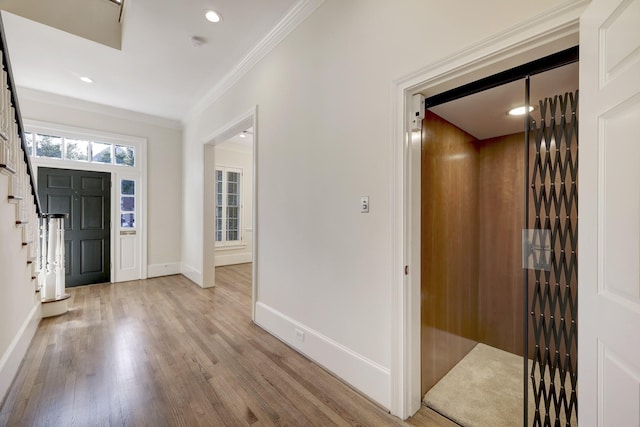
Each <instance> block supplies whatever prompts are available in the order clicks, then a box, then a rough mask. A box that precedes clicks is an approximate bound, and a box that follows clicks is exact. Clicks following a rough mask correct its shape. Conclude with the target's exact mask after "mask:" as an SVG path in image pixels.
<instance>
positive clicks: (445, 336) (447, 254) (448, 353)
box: [421, 111, 478, 392]
mask: <svg viewBox="0 0 640 427" xmlns="http://www.w3.org/2000/svg"><path fill="white" fill-rule="evenodd" d="M474 142H475V138H473V137H472V136H471V135H469V134H467V133H465V132H463V131H461V130H460V129H458V128H456V127H455V126H453V125H451V124H450V123H448V122H446V121H445V120H443V119H442V118H440V117H438V116H437V115H435V114H433V113H431V112H429V111H428V112H427V114H426V118H425V120H424V125H423V131H422V206H421V207H422V243H421V244H422V265H421V270H422V289H421V291H422V310H421V317H422V318H421V321H422V327H421V347H422V390H423V392H425V391H426V390H428V389H429V388H431V387H432V386H433V385H434V384H435V383H436V382H438V380H439V379H440V378H442V377H443V376H444V375H445V374H446V373H447V372H448V371H449V370H450V369H451V368H452V367H453V366H455V364H456V363H458V362H459V361H460V360H461V359H462V358H463V357H464V356H465V355H466V354H467V353H468V352H469V351H470V350H471V349H472V348H473V346H474V345H475V343H476V339H477V334H478V330H477V319H478V151H477V148H476V146H475V145H474Z"/></svg>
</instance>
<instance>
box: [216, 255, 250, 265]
mask: <svg viewBox="0 0 640 427" xmlns="http://www.w3.org/2000/svg"><path fill="white" fill-rule="evenodd" d="M252 260H253V255H252V254H251V252H247V253H242V254H224V253H219V252H216V267H222V266H225V265H233V264H244V263H247V262H251V261H252Z"/></svg>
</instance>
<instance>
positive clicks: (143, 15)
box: [2, 0, 301, 120]
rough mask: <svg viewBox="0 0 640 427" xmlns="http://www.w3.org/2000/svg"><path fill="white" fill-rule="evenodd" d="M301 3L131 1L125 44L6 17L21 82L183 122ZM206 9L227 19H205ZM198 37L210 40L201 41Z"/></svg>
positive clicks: (16, 73)
mask: <svg viewBox="0 0 640 427" xmlns="http://www.w3.org/2000/svg"><path fill="white" fill-rule="evenodd" d="M92 1H106V0H92ZM300 1H301V0H268V1H265V0H243V1H238V0H127V1H126V8H125V14H124V19H123V29H122V49H121V50H117V49H113V48H111V47H107V46H105V45H102V44H99V43H96V42H93V41H89V40H87V39H84V38H81V37H78V36H75V35H72V34H69V33H66V32H64V31H61V30H58V29H55V28H52V27H48V26H46V25H43V24H40V23H37V22H34V21H31V20H28V19H25V18H22V17H20V16H17V15H13V14H10V13H7V12H3V13H2V18H3V21H4V25H5V34H6V38H7V44H8V46H9V53H10V57H11V65H12V68H13V74H14V79H15V81H16V84H17V85H18V86H21V87H26V88H31V89H36V90H40V91H44V92H50V93H54V94H58V95H64V96H67V97H71V98H77V99H82V100H85V101H91V102H95V103H99V104H105V105H109V106H113V107H118V108H123V109H127V110H132V111H138V112H142V113H146V114H151V115H154V116H159V117H164V118H169V119H174V120H180V119H182V118H184V115H185V114H186V112H187V111H189V109H190V108H192V107H193V106H194V105H195V104H196V103H197V101H199V100H200V98H201V97H202V96H203V95H204V94H205V93H207V91H208V90H209V89H210V88H212V87H213V86H215V85H216V83H219V82H220V81H221V80H222V79H223V77H224V76H225V75H227V73H229V72H230V71H231V70H232V69H233V67H234V66H236V65H237V64H238V63H239V62H240V61H241V60H242V59H243V58H244V57H245V56H246V55H247V54H248V53H249V52H250V51H251V49H252V48H253V47H254V46H256V45H257V44H258V43H259V42H260V41H261V40H262V39H263V38H264V37H265V36H266V35H267V34H268V33H269V32H270V31H271V30H272V29H273V28H274V27H275V26H276V25H277V24H278V23H279V22H280V21H281V20H282V19H283V18H284V17H285V16H286V14H287V12H288V11H289V10H290V9H292V8H293V7H294V6H295V4H296V3H298V2H300ZM206 8H213V9H215V10H217V11H219V12H220V13H221V14H222V16H223V21H222V22H221V23H218V24H212V23H209V22H208V21H206V20H205V19H204V16H203V10H204V9H206ZM68 16H70V17H73V18H72V19H83V18H82V17H79V16H76V15H74V14H73V12H71V13H70V14H69V15H68ZM192 36H198V37H202V38H204V39H205V40H206V43H204V44H203V45H202V46H200V47H195V46H193V44H192V42H191V37H192ZM82 75H84V76H89V77H91V78H92V79H93V80H94V83H92V84H87V83H82V82H81V81H80V80H79V76H82Z"/></svg>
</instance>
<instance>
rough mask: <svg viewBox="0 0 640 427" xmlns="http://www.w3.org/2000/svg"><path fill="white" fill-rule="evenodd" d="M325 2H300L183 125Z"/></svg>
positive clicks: (190, 114) (197, 107) (189, 114)
mask: <svg viewBox="0 0 640 427" xmlns="http://www.w3.org/2000/svg"><path fill="white" fill-rule="evenodd" d="M324 2H325V0H300V1H299V2H298V3H296V4H295V5H294V6H293V7H292V8H291V9H290V10H289V12H288V13H287V14H286V15H285V16H284V18H282V20H281V21H280V22H279V23H278V24H277V25H276V26H275V27H274V28H273V29H272V30H271V31H270V32H269V34H267V35H266V36H265V37H264V38H263V39H262V40H261V41H260V42H259V43H258V44H257V45H255V46H254V47H253V49H251V51H250V52H249V53H248V54H247V55H246V56H245V57H244V58H243V59H242V60H241V61H240V62H239V63H238V64H237V65H236V66H235V67H233V69H232V70H231V71H229V72H228V73H227V74H226V75H225V76H224V77H223V78H222V79H221V80H220V81H219V82H218V83H217V84H216V85H215V86H213V87H212V88H211V89H210V90H209V91H207V93H206V94H205V95H204V96H202V97H201V98H200V99H199V100H198V101H197V102H196V103H195V104H194V106H193V107H192V108H191V109H190V110H189V111H188V112H187V114H186V115H185V117H184V119H183V123H185V122H188V121H189V120H191V119H193V118H194V117H195V116H197V115H198V114H199V113H201V112H202V111H204V109H205V108H206V107H208V106H209V105H211V104H213V103H214V102H215V101H216V100H217V99H218V98H220V97H221V96H222V95H223V94H224V93H225V92H226V91H228V90H229V89H231V88H232V87H233V86H234V85H235V84H236V83H237V82H238V81H239V80H240V79H241V78H242V77H244V75H245V74H247V73H248V72H249V71H250V70H251V69H252V68H253V67H254V66H255V65H256V64H257V63H258V62H260V60H261V59H262V58H264V57H265V56H266V55H267V54H268V53H269V52H271V51H272V50H273V49H274V48H275V47H276V46H277V45H278V44H279V43H280V42H281V41H282V40H284V39H285V38H286V37H287V36H288V35H289V34H290V33H291V32H292V31H293V30H295V29H296V28H297V27H298V26H299V25H300V24H302V22H304V20H305V19H307V18H308V17H309V16H310V15H311V14H312V13H313V12H315V10H316V9H318V8H319V7H320V6H321V5H322V4H323V3H324Z"/></svg>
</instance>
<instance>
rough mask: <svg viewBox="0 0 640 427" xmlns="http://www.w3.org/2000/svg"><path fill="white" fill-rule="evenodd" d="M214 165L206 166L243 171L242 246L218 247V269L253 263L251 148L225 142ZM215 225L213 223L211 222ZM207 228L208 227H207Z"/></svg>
mask: <svg viewBox="0 0 640 427" xmlns="http://www.w3.org/2000/svg"><path fill="white" fill-rule="evenodd" d="M214 159H215V160H214V162H213V163H214V164H205V167H207V168H214V169H215V167H216V166H224V167H232V168H237V169H242V174H243V175H242V190H241V198H242V220H241V221H242V233H243V235H242V245H241V246H232V247H227V248H225V247H216V250H215V258H216V260H215V264H216V267H220V266H223V265H231V264H241V263H246V262H251V258H252V255H253V246H252V245H253V228H252V224H253V200H252V198H253V154H252V151H251V148H250V147H246V146H244V145H240V144H239V143H237V142H232V141H228V142H224V143H222V144H218V145H216V146H215V148H214ZM208 224H209V225H213V222H212V221H211V222H209V223H208ZM205 226H206V225H205Z"/></svg>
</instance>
